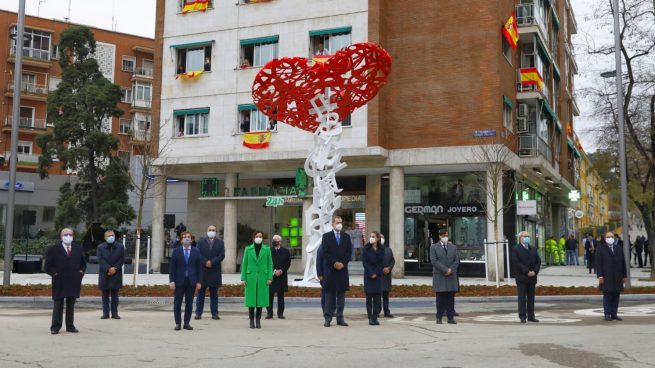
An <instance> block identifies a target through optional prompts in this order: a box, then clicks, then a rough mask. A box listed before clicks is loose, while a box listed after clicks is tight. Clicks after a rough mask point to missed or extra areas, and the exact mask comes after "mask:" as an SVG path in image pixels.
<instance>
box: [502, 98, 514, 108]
mask: <svg viewBox="0 0 655 368" xmlns="http://www.w3.org/2000/svg"><path fill="white" fill-rule="evenodd" d="M503 102H504V103H505V105H507V106H509V107H510V108H514V104H513V103H512V100H510V99H509V97H507V96H505V95H503Z"/></svg>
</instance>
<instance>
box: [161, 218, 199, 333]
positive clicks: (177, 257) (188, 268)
mask: <svg viewBox="0 0 655 368" xmlns="http://www.w3.org/2000/svg"><path fill="white" fill-rule="evenodd" d="M191 235H192V234H191V232H189V231H184V232H182V234H181V236H182V238H181V239H182V246H181V247H177V248H175V249H174V250H173V254H172V255H171V262H170V266H169V272H168V280H169V282H170V285H169V286H170V288H171V290H173V291H175V298H174V299H173V317H174V319H175V331H179V330H180V329H181V322H182V318H181V317H182V316H181V314H182V298H184V329H185V330H193V327H191V324H190V322H191V312H192V309H193V294H194V291H195V290H200V287H201V286H202V284H201V283H200V282H201V280H202V277H203V273H204V267H203V264H202V256H201V255H200V252H199V251H198V248H196V247H192V246H191Z"/></svg>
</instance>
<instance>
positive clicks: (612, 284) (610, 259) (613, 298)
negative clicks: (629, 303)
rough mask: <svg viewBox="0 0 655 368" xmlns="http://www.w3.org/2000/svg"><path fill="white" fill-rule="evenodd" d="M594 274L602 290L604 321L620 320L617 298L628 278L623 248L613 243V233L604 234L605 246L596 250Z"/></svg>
mask: <svg viewBox="0 0 655 368" xmlns="http://www.w3.org/2000/svg"><path fill="white" fill-rule="evenodd" d="M596 276H597V277H598V285H599V287H600V289H601V290H602V291H603V310H604V314H605V320H606V321H612V320H615V321H622V320H623V319H622V318H621V317H619V315H618V312H619V299H620V296H621V292H622V291H623V285H624V284H625V283H626V281H627V280H628V279H627V277H628V270H627V267H626V265H625V257H624V255H623V249H621V247H620V246H617V245H616V244H615V239H614V234H613V233H611V232H608V233H607V234H605V246H601V247H600V248H599V249H597V250H596Z"/></svg>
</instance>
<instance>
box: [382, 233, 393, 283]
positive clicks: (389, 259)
mask: <svg viewBox="0 0 655 368" xmlns="http://www.w3.org/2000/svg"><path fill="white" fill-rule="evenodd" d="M382 249H384V262H382V263H383V264H382V266H383V267H389V273H388V274H386V275H384V274H383V275H382V291H391V272H392V271H393V266H395V265H396V259H395V258H394V257H393V250H391V247H389V245H388V244H387V245H384V246H383V248H382Z"/></svg>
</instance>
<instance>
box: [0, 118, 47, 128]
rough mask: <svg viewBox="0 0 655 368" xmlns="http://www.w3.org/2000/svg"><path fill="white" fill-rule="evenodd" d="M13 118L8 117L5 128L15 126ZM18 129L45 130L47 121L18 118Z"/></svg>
mask: <svg viewBox="0 0 655 368" xmlns="http://www.w3.org/2000/svg"><path fill="white" fill-rule="evenodd" d="M13 121H14V119H13V116H11V115H9V116H7V120H5V126H11V125H12V124H13ZM18 127H19V128H32V129H45V128H46V121H45V119H34V118H25V117H20V118H18Z"/></svg>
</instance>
